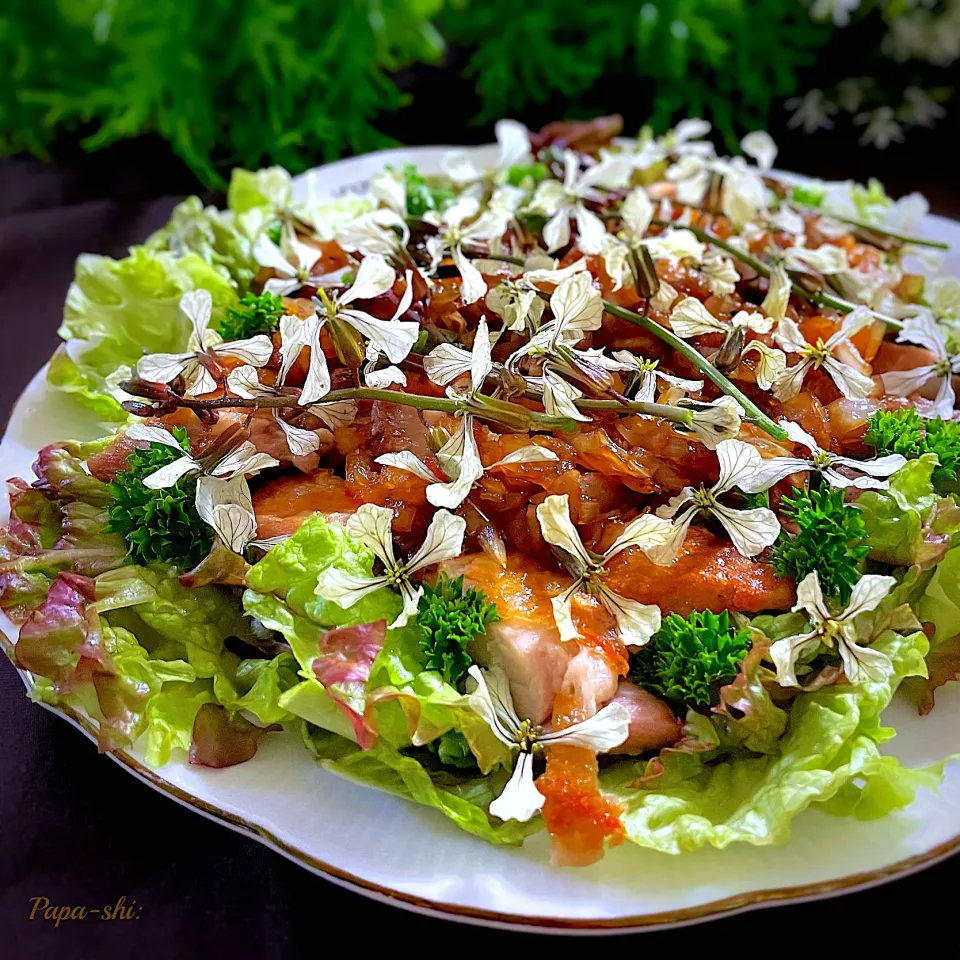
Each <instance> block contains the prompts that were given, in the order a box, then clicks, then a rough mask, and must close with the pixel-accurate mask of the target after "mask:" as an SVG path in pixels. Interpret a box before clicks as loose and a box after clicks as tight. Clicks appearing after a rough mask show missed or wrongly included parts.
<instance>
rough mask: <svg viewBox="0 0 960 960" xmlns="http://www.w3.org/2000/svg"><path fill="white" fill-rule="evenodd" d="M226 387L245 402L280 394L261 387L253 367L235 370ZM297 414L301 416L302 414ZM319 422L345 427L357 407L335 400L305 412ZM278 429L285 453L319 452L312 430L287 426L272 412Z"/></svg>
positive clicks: (351, 419) (317, 439) (313, 406)
mask: <svg viewBox="0 0 960 960" xmlns="http://www.w3.org/2000/svg"><path fill="white" fill-rule="evenodd" d="M227 387H228V388H229V390H230V392H231V393H233V394H234V395H235V396H238V397H242V398H243V399H245V400H255V399H256V398H257V397H279V396H282V395H283V394H282V392H281V391H280V390H279V389H277V388H276V387H271V386H269V385H268V384H265V383H261V382H260V377H259V375H258V374H257V371H256V369H255V368H254V367H235V368H234V369H233V370H231V371H230V373H229V374H228V375H227ZM298 412H304V411H303V410H301V411H298ZM305 412H306V413H309V414H312V415H313V416H315V417H318V418H319V419H320V420H322V421H323V422H324V423H325V424H326V425H327V426H328V427H329V428H330V429H331V430H335V429H336V428H337V427H342V426H345V425H346V424H348V423H351V422H352V421H353V420H354V419H356V415H357V403H356V401H355V400H335V401H333V402H332V403H315V404H313V405H311V406H309V407H307V408H306V410H305ZM273 416H274V418H275V419H276V421H277V425H278V426H279V427H280V429H281V430H282V431H283V435H284V438H285V439H286V441H287V449H289V451H290V453H291V454H292V455H293V456H294V457H305V456H307V455H308V454H311V453H314V452H315V451H317V450H319V449H320V438H319V437H318V436H317V434H316V432H315V431H314V430H304V429H303V428H302V427H295V426H293V425H292V424H290V423H287V422H286V420H284V419H283V417H281V416H280V411H279V410H278V409H276V408H274V410H273Z"/></svg>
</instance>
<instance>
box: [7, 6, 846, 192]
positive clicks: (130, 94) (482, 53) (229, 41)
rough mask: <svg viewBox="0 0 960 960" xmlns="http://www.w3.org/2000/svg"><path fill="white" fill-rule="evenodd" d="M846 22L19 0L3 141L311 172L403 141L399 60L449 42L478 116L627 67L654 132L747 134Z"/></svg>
mask: <svg viewBox="0 0 960 960" xmlns="http://www.w3.org/2000/svg"><path fill="white" fill-rule="evenodd" d="M832 32H833V27H832V25H824V24H817V23H814V22H813V21H812V20H811V19H810V16H809V12H808V10H807V8H806V7H805V6H803V5H802V4H801V3H799V2H796V0H648V2H645V3H635V2H612V0H595V2H583V0H522V2H519V3H518V2H516V0H459V2H457V0H447V2H445V0H148V2H144V0H41V2H37V0H4V3H3V4H2V9H0V62H2V63H3V64H4V65H5V67H6V68H7V76H6V82H5V83H4V84H3V85H2V86H0V151H2V152H4V153H7V154H12V153H19V152H29V153H33V154H35V155H38V156H45V155H47V154H48V153H49V151H50V150H51V148H52V147H54V146H55V144H56V142H57V139H58V137H60V136H62V135H64V134H67V135H70V136H77V135H79V136H81V137H82V138H83V140H82V143H83V146H84V148H85V149H88V150H96V149H98V148H100V147H103V146H106V145H107V144H110V143H112V142H115V141H117V140H122V139H125V138H128V137H134V136H138V135H140V134H142V133H147V132H156V133H158V134H160V135H161V136H162V137H164V138H165V139H167V140H169V141H170V142H171V144H172V146H173V149H174V150H175V151H176V153H177V154H178V155H179V156H180V157H182V158H183V159H184V161H185V162H186V163H187V164H188V165H189V166H190V167H191V168H192V169H193V170H194V171H195V172H196V173H197V175H198V176H199V177H200V178H201V179H202V180H203V181H204V182H206V183H207V184H208V185H211V186H221V185H222V183H223V180H222V176H221V173H222V171H223V170H225V169H226V168H228V167H230V166H237V165H242V166H246V167H257V166H259V165H261V164H264V163H267V162H273V163H279V164H282V165H284V166H286V167H288V168H289V169H291V170H292V171H295V172H296V171H298V170H301V169H303V168H305V167H306V166H309V165H311V164H312V163H314V162H316V161H317V160H318V159H319V160H329V159H332V158H334V157H336V156H339V155H341V154H343V153H345V152H350V151H356V152H360V151H366V150H371V149H377V148H380V147H383V146H385V145H387V144H388V143H389V142H391V141H390V138H389V137H388V136H387V135H386V134H385V133H384V132H383V127H384V124H383V120H384V118H385V117H387V116H388V115H389V114H391V113H393V112H394V111H397V110H398V109H400V108H402V107H403V106H404V105H405V103H406V100H407V97H406V96H405V95H404V94H403V93H402V92H401V89H400V87H399V86H398V85H397V83H396V82H395V79H394V78H395V76H396V74H397V72H398V71H401V70H403V69H404V68H406V67H409V66H411V65H416V64H441V63H442V62H443V58H444V55H445V52H444V51H445V48H446V45H445V41H446V44H449V45H450V47H451V48H452V49H453V50H454V51H455V52H456V56H457V58H458V62H462V63H463V65H464V72H465V75H466V77H467V79H468V80H469V81H470V82H471V83H472V84H474V85H475V89H476V93H477V97H478V101H479V104H478V110H477V116H476V117H475V119H477V120H479V121H488V120H490V119H495V118H497V117H500V116H510V115H517V114H518V113H519V112H520V111H522V110H523V108H524V107H526V106H528V105H530V104H538V103H546V102H552V101H556V100H559V101H560V102H562V103H565V104H573V105H574V106H573V108H572V109H574V110H575V109H576V104H577V102H578V101H579V100H580V98H582V97H584V96H585V95H587V94H588V93H589V91H590V90H591V88H593V87H594V86H595V85H596V84H597V83H598V82H603V83H608V82H610V81H611V78H612V79H615V80H616V81H617V82H619V83H622V84H623V86H622V87H621V88H619V89H618V96H619V97H622V98H623V99H624V100H633V101H635V100H636V99H637V98H644V99H649V100H650V101H651V103H652V118H653V122H654V124H655V126H657V127H659V128H661V129H662V128H664V127H666V126H667V125H668V124H669V121H670V120H671V119H673V118H675V117H677V116H679V115H681V114H692V115H696V114H699V115H703V116H706V117H708V118H710V119H711V120H713V122H714V123H715V124H716V125H717V127H718V128H719V130H720V132H721V134H722V135H723V136H724V137H725V138H726V139H727V140H728V141H729V142H733V141H734V139H735V137H736V135H737V134H738V133H739V132H742V130H743V128H744V127H752V126H758V125H761V124H763V123H764V121H765V120H766V118H767V115H768V113H769V110H770V107H771V104H772V103H773V102H774V101H775V100H778V99H781V98H782V97H784V96H786V95H789V94H791V93H793V92H795V89H796V77H797V71H798V69H799V68H800V67H801V66H803V65H805V64H810V63H812V62H814V61H815V59H816V55H817V51H818V50H819V49H820V47H821V46H822V45H823V44H824V43H825V42H826V41H827V39H829V37H830V35H831V34H832ZM614 99H616V98H614ZM426 108H427V109H429V105H427V107H426ZM443 109H449V105H447V106H446V107H444V108H443ZM464 109H467V110H470V109H471V107H469V106H467V107H465V108H464ZM587 109H589V105H588V106H587ZM457 120H458V122H462V120H463V117H458V118H457ZM437 129H438V133H440V132H442V129H443V110H439V111H438V123H437ZM439 139H442V136H441V137H439Z"/></svg>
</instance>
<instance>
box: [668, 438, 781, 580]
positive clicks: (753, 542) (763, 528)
mask: <svg viewBox="0 0 960 960" xmlns="http://www.w3.org/2000/svg"><path fill="white" fill-rule="evenodd" d="M717 459H718V460H719V462H720V478H719V479H718V480H717V482H716V483H715V484H714V485H713V486H712V487H710V488H709V489H708V488H706V487H702V486H701V487H700V489H699V490H694V488H693V487H684V488H683V490H681V491H680V493H679V494H677V496H675V497H671V498H670V501H669V502H668V503H665V504H664V505H663V506H662V507H660V508H659V509H658V510H657V516H659V517H665V518H667V519H673V533H672V536H671V537H670V539H669V540H668V541H667V542H666V543H665V544H664V545H663V546H662V547H659V548H657V549H656V550H653V551H650V559H651V560H653V561H654V563H659V564H664V565H665V564H668V563H670V562H672V560H673V559H674V558H675V557H676V555H677V551H678V550H679V549H680V546H681V545H682V544H683V541H684V540H685V539H686V537H687V530H689V529H690V524H691V523H692V522H693V518H694V517H695V516H697V514H699V513H700V512H702V511H705V512H707V513H712V514H713V515H714V516H715V517H716V518H717V520H719V521H720V523H721V524H722V525H723V528H724V530H726V531H727V534H728V535H729V537H730V540H731V541H732V543H733V545H734V547H736V549H737V550H738V551H739V552H740V553H742V554H743V555H744V556H745V557H755V556H756V555H757V554H758V553H760V552H761V551H762V550H764V549H765V548H766V547H769V546H770V545H771V544H772V543H773V542H774V541H775V540H776V539H777V537H778V536H779V535H780V523H779V521H778V520H777V515H776V514H775V513H774V512H773V511H772V510H770V509H768V508H767V507H754V508H753V509H750V510H736V509H734V508H732V507H727V506H724V505H723V504H721V503H719V502H718V499H717V498H718V497H720V496H721V495H722V494H724V493H729V492H730V491H731V490H732V489H733V488H734V487H737V486H740V487H742V486H743V484H744V483H749V481H750V479H751V478H752V477H753V475H754V474H755V473H756V472H757V471H758V470H759V469H760V466H761V464H762V461H761V459H760V454H759V453H757V451H756V448H754V447H752V446H750V444H748V443H744V442H743V441H742V440H723V441H721V442H720V443H719V444H717ZM678 514H679V516H678Z"/></svg>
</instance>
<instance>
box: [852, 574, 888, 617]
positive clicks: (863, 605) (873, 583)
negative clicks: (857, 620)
mask: <svg viewBox="0 0 960 960" xmlns="http://www.w3.org/2000/svg"><path fill="white" fill-rule="evenodd" d="M896 582H897V581H896V580H895V579H894V578H893V577H881V576H878V575H877V574H872V573H868V574H865V575H864V576H862V577H861V578H860V579H859V580H858V581H857V582H856V583H855V584H854V585H853V592H852V593H851V594H850V602H849V603H848V604H847V608H846V610H844V611H843V613H842V614H841V615H840V618H839V619H841V620H844V621H848V620H852V619H853V618H854V617H857V616H859V615H860V614H861V613H869V612H870V611H871V610H875V609H876V607H877V605H878V604H879V603H880V601H881V600H883V598H884V597H885V596H886V595H887V594H888V593H889V592H890V591H891V590H892V589H893V587H894V586H895V585H896Z"/></svg>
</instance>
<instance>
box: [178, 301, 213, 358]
mask: <svg viewBox="0 0 960 960" xmlns="http://www.w3.org/2000/svg"><path fill="white" fill-rule="evenodd" d="M212 310H213V297H212V296H211V295H210V291H209V290H203V289H199V290H190V291H188V292H187V293H185V294H184V295H183V296H182V297H181V298H180V312H181V313H182V314H183V315H184V316H185V317H186V318H187V319H188V320H189V321H190V326H191V327H192V328H193V336H192V339H193V343H194V344H195V345H196V349H198V350H202V349H204V346H205V344H204V334H205V333H206V332H207V327H209V326H210V314H211V312H212Z"/></svg>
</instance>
